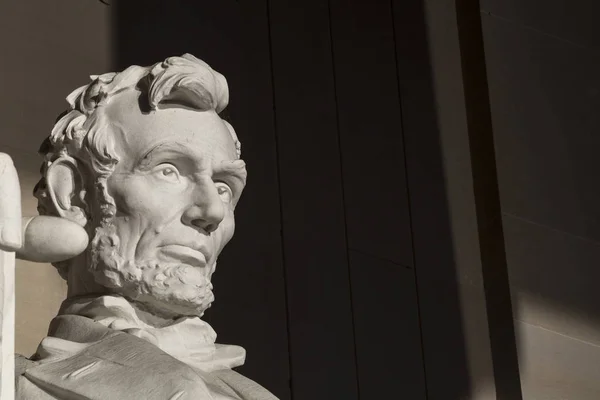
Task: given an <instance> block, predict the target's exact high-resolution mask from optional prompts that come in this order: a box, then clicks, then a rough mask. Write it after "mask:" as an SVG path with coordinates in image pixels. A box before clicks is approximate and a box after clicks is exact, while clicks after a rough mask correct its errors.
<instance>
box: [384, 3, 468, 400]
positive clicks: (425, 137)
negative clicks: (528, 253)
mask: <svg viewBox="0 0 600 400" xmlns="http://www.w3.org/2000/svg"><path fill="white" fill-rule="evenodd" d="M428 3H429V2H428ZM431 3H432V4H433V3H436V5H437V7H436V5H432V6H431V7H432V8H433V9H434V11H437V12H440V11H441V10H442V9H443V7H441V4H439V2H435V1H431ZM392 4H393V17H394V27H395V39H396V51H397V54H398V66H397V67H398V77H399V88H400V95H401V107H402V119H403V121H402V125H403V135H404V146H405V149H406V165H407V167H406V168H407V174H408V180H407V183H408V192H409V201H410V205H411V226H412V238H413V251H414V269H415V274H416V282H417V295H418V301H419V313H420V322H421V337H422V343H423V360H424V361H423V362H424V366H425V368H424V369H425V378H426V386H427V399H429V400H438V399H439V400H447V399H462V398H469V396H470V390H471V384H472V382H470V378H469V371H468V366H467V358H466V354H465V343H464V340H465V336H464V330H463V326H462V312H461V304H460V299H459V291H458V282H457V281H458V277H457V274H458V273H459V271H457V266H456V264H455V260H454V253H453V242H452V231H451V226H450V215H449V209H448V195H447V191H446V181H445V171H444V159H443V154H442V148H441V143H440V138H441V137H440V128H439V126H438V115H437V114H438V109H437V102H436V100H437V99H436V94H435V91H434V82H433V77H432V70H433V69H436V68H437V69H443V68H446V66H445V65H442V64H441V63H438V64H433V63H432V60H431V58H430V57H431V55H430V53H429V46H430V43H429V42H428V40H429V39H428V29H427V23H428V19H427V14H426V10H425V2H424V1H421V0H409V1H407V0H393V1H392ZM444 4H448V3H444ZM453 11H454V8H453V7H449V12H453ZM463 112H464V111H463Z"/></svg>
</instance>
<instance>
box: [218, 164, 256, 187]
mask: <svg viewBox="0 0 600 400" xmlns="http://www.w3.org/2000/svg"><path fill="white" fill-rule="evenodd" d="M213 175H214V177H215V178H217V179H218V178H219V177H222V176H230V177H233V178H235V179H237V180H238V181H239V182H240V183H241V185H242V186H246V177H247V176H248V173H247V172H246V163H245V162H244V161H243V160H232V161H222V162H221V164H220V165H219V166H218V167H217V168H215V170H214V171H213Z"/></svg>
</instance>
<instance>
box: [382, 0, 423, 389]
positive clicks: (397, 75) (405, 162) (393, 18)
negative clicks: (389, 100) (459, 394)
mask: <svg viewBox="0 0 600 400" xmlns="http://www.w3.org/2000/svg"><path fill="white" fill-rule="evenodd" d="M394 16H395V10H394V0H390V17H391V19H392V35H393V39H394V64H395V67H396V68H395V69H396V87H397V92H398V110H399V112H400V129H401V135H402V152H403V154H402V155H403V158H404V179H405V182H406V196H407V200H408V201H407V205H408V224H409V229H410V247H411V256H412V265H413V268H412V269H413V279H414V282H415V297H416V303H417V315H418V319H419V339H420V344H421V360H422V365H423V383H424V385H425V398H426V399H427V398H428V397H429V393H428V392H429V386H428V385H427V368H425V348H424V341H423V329H422V327H421V305H420V301H419V290H418V287H419V285H418V282H417V262H416V257H415V241H414V229H413V216H412V206H411V197H410V185H409V176H408V161H407V157H406V139H405V137H404V114H403V112H402V111H403V110H402V90H401V87H400V71H399V65H400V64H399V61H398V45H397V43H396V18H395V17H394Z"/></svg>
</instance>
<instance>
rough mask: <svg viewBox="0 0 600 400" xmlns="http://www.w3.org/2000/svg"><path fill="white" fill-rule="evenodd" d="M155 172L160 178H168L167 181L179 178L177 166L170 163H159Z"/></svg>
mask: <svg viewBox="0 0 600 400" xmlns="http://www.w3.org/2000/svg"><path fill="white" fill-rule="evenodd" d="M156 173H157V174H158V176H159V177H160V178H161V179H165V180H169V181H173V182H174V181H178V180H179V171H178V170H177V167H175V166H174V165H172V164H161V165H159V166H158V167H157V168H156Z"/></svg>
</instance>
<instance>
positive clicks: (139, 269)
mask: <svg viewBox="0 0 600 400" xmlns="http://www.w3.org/2000/svg"><path fill="white" fill-rule="evenodd" d="M118 243H119V240H118V237H117V236H116V234H115V233H114V231H113V230H112V229H110V228H108V229H106V228H99V229H98V230H97V232H96V236H95V237H94V240H93V241H92V263H91V266H90V270H91V272H92V274H93V276H94V279H95V280H96V282H97V283H99V284H100V285H102V286H104V287H106V288H108V289H109V290H110V291H111V292H113V293H117V294H120V295H122V296H124V297H127V298H129V299H131V300H132V301H133V302H135V303H136V304H138V305H140V308H143V309H144V311H147V312H149V313H151V314H154V315H156V316H159V317H163V318H169V319H172V318H177V317H182V316H198V317H201V316H202V315H203V314H204V311H206V309H208V308H209V307H210V306H211V303H212V302H213V301H214V295H213V292H212V287H213V286H212V283H211V282H210V271H212V270H213V269H214V265H207V266H206V267H204V268H198V267H195V266H192V265H188V264H184V263H165V262H164V261H159V260H153V259H148V260H129V259H126V258H125V257H123V256H122V255H121V254H120V253H119V252H118Z"/></svg>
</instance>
